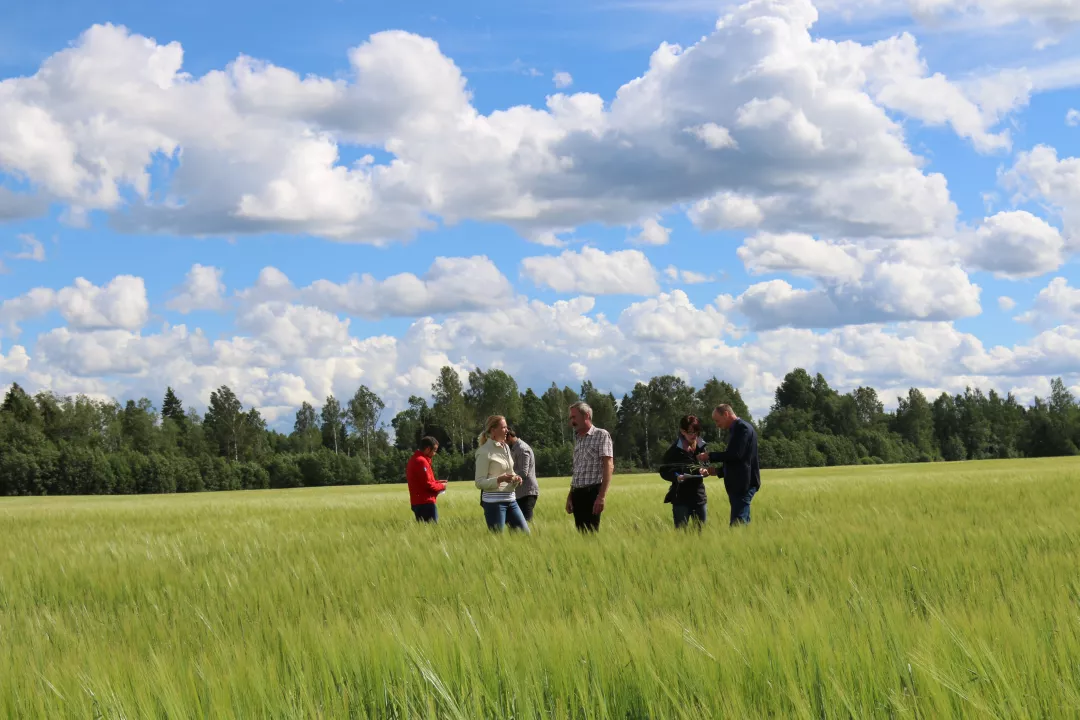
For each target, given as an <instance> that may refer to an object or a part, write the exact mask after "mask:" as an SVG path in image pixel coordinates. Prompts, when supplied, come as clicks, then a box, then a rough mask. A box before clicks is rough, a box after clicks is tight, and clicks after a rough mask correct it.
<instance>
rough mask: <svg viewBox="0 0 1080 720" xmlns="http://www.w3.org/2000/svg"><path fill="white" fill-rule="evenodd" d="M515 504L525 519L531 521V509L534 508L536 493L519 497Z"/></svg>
mask: <svg viewBox="0 0 1080 720" xmlns="http://www.w3.org/2000/svg"><path fill="white" fill-rule="evenodd" d="M517 504H518V507H519V508H521V514H522V515H524V516H525V520H526V521H528V522H532V517H533V510H534V509H535V508H536V495H526V496H525V497H519V498H518V499H517Z"/></svg>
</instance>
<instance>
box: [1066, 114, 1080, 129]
mask: <svg viewBox="0 0 1080 720" xmlns="http://www.w3.org/2000/svg"><path fill="white" fill-rule="evenodd" d="M1065 124H1066V125H1068V126H1069V127H1077V126H1080V110H1069V112H1067V113H1065Z"/></svg>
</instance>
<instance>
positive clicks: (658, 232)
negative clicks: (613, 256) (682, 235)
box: [630, 218, 671, 245]
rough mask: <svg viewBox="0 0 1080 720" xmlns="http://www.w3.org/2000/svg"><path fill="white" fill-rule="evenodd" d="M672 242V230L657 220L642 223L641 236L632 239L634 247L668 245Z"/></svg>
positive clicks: (647, 220) (652, 219) (651, 219)
mask: <svg viewBox="0 0 1080 720" xmlns="http://www.w3.org/2000/svg"><path fill="white" fill-rule="evenodd" d="M670 240H671V229H670V228H666V227H664V226H663V225H661V224H660V221H659V220H657V219H656V218H646V219H645V220H643V221H642V223H641V234H639V235H638V236H636V237H634V238H631V240H630V242H631V243H633V244H634V245H667V244H668V242H669V241H670Z"/></svg>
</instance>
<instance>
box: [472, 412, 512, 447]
mask: <svg viewBox="0 0 1080 720" xmlns="http://www.w3.org/2000/svg"><path fill="white" fill-rule="evenodd" d="M504 420H506V418H505V417H503V416H502V415H488V419H487V422H485V423H484V432H482V433H480V437H479V438H477V439H478V440H479V441H480V444H481V445H483V444H484V443H486V442H487V441H488V439H489V438H490V433H491V428H493V427H495V426H496V425H498V424H499V423H500V422H501V421H504Z"/></svg>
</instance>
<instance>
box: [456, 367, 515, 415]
mask: <svg viewBox="0 0 1080 720" xmlns="http://www.w3.org/2000/svg"><path fill="white" fill-rule="evenodd" d="M465 400H466V402H467V404H468V406H469V409H470V410H471V411H472V416H473V417H474V418H475V419H476V424H477V425H480V424H482V423H483V422H484V420H486V419H487V418H488V417H489V416H491V415H502V416H504V417H505V418H506V421H507V422H508V423H509V424H511V425H514V424H516V423H517V421H518V420H519V419H520V418H521V395H520V394H519V392H518V386H517V382H516V381H515V380H514V378H512V377H511V376H510V375H509V374H507V373H506V372H505V371H503V370H498V369H496V370H487V371H484V370H481V369H479V368H477V369H476V370H473V371H471V372H470V373H469V389H468V390H467V391H466V392H465Z"/></svg>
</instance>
